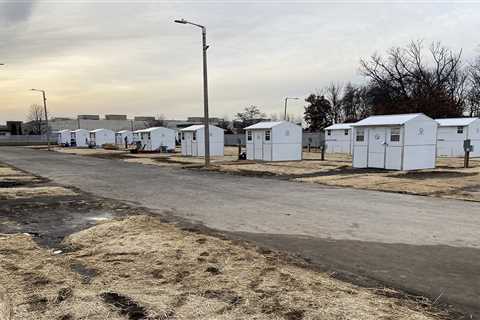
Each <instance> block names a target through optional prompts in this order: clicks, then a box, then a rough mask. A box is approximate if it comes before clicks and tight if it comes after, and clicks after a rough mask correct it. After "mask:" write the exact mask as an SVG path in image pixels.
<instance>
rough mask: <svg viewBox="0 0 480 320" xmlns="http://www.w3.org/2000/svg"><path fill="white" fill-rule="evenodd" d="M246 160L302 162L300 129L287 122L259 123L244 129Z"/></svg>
mask: <svg viewBox="0 0 480 320" xmlns="http://www.w3.org/2000/svg"><path fill="white" fill-rule="evenodd" d="M245 130H246V135H247V136H246V145H247V159H249V160H262V161H292V160H302V132H303V131H302V127H300V126H298V125H296V124H294V123H292V122H288V121H268V122H259V123H257V124H254V125H252V126H249V127H246V128H245Z"/></svg>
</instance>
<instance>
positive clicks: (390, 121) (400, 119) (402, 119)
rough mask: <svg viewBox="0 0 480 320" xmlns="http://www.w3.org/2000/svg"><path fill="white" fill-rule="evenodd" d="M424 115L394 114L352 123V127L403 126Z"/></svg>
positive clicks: (371, 117)
mask: <svg viewBox="0 0 480 320" xmlns="http://www.w3.org/2000/svg"><path fill="white" fill-rule="evenodd" d="M422 115H424V114H423V113H409V114H393V115H384V116H370V117H368V118H366V119H363V120H360V121H358V122H356V123H352V124H351V126H353V127H357V126H388V125H402V124H404V123H406V122H408V121H410V120H412V119H414V118H416V117H418V116H422Z"/></svg>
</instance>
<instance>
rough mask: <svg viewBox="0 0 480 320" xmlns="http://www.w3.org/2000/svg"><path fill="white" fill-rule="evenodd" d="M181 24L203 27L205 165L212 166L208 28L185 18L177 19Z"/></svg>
mask: <svg viewBox="0 0 480 320" xmlns="http://www.w3.org/2000/svg"><path fill="white" fill-rule="evenodd" d="M175 22H176V23H180V24H191V25H193V26H196V27H199V28H201V29H202V53H203V117H204V119H203V124H204V127H205V128H204V129H205V130H204V136H205V137H204V139H205V167H208V166H210V130H209V126H210V123H209V121H208V120H209V116H208V77H207V50H208V47H209V46H208V45H207V29H206V28H205V27H204V26H202V25H200V24H196V23H193V22H189V21H187V20H185V19H181V20H175Z"/></svg>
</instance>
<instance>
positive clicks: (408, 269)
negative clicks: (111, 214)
mask: <svg viewBox="0 0 480 320" xmlns="http://www.w3.org/2000/svg"><path fill="white" fill-rule="evenodd" d="M0 160H5V161H8V162H10V163H12V164H14V165H17V166H19V167H21V168H24V169H26V170H29V171H32V172H34V173H37V174H40V175H42V176H46V177H48V178H52V179H54V180H55V181H57V182H59V183H63V184H67V185H74V186H76V187H78V188H80V189H83V190H88V191H90V192H94V193H95V194H97V195H100V196H104V197H108V198H114V199H121V200H126V201H130V202H132V203H133V202H135V203H138V204H140V205H143V206H147V207H149V208H150V209H152V210H154V211H155V210H157V211H162V210H168V211H169V212H170V214H171V215H172V216H175V217H179V218H182V219H188V220H190V221H192V222H194V223H199V224H205V225H206V226H208V227H211V228H213V229H218V230H222V231H223V232H228V233H231V234H232V236H238V237H241V238H242V239H250V240H252V241H255V242H257V243H260V244H265V245H268V246H271V247H275V248H278V249H281V250H285V251H287V252H291V253H296V254H299V255H300V256H302V257H304V258H307V259H310V260H311V261H312V262H314V263H315V264H318V265H319V266H320V267H321V268H322V269H323V270H335V271H338V270H340V271H343V272H342V273H341V274H342V275H341V276H342V277H343V276H344V275H348V274H353V275H354V276H352V277H351V279H352V280H351V281H359V282H361V280H358V277H356V276H358V275H361V276H365V277H366V278H369V279H375V280H378V281H380V282H382V283H386V284H388V285H391V286H393V287H397V288H402V289H405V290H406V291H408V292H413V293H417V294H424V295H427V296H429V297H432V298H433V299H435V298H437V297H439V299H438V301H439V302H448V303H452V304H455V305H457V306H461V307H462V308H464V309H465V310H468V311H469V312H471V313H472V314H475V315H478V314H480V301H479V300H478V296H480V291H479V290H480V286H478V285H472V284H478V283H480V250H479V248H480V234H479V233H478V230H479V229H480V216H479V215H477V214H476V213H477V212H479V210H478V209H479V208H480V207H479V205H478V204H476V203H469V202H463V201H454V200H444V199H435V198H427V197H415V196H407V195H399V194H386V193H381V192H370V191H363V190H351V189H337V188H326V187H321V186H315V185H313V186H311V185H307V184H300V183H292V182H286V181H279V180H275V179H259V178H250V177H239V176H233V175H232V176H231V175H224V174H215V173H207V172H201V171H199V172H193V171H190V170H187V171H186V170H176V169H163V168H160V167H153V166H145V165H139V164H131V163H125V162H123V161H118V160H108V159H96V158H91V157H79V156H71V155H61V154H57V153H48V152H45V151H34V150H28V149H20V148H2V149H1V150H0Z"/></svg>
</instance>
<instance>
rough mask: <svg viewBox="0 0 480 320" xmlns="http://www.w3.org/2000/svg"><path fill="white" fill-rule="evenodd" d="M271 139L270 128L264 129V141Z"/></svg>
mask: <svg viewBox="0 0 480 320" xmlns="http://www.w3.org/2000/svg"><path fill="white" fill-rule="evenodd" d="M271 140H272V132H271V131H270V130H265V141H271Z"/></svg>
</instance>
